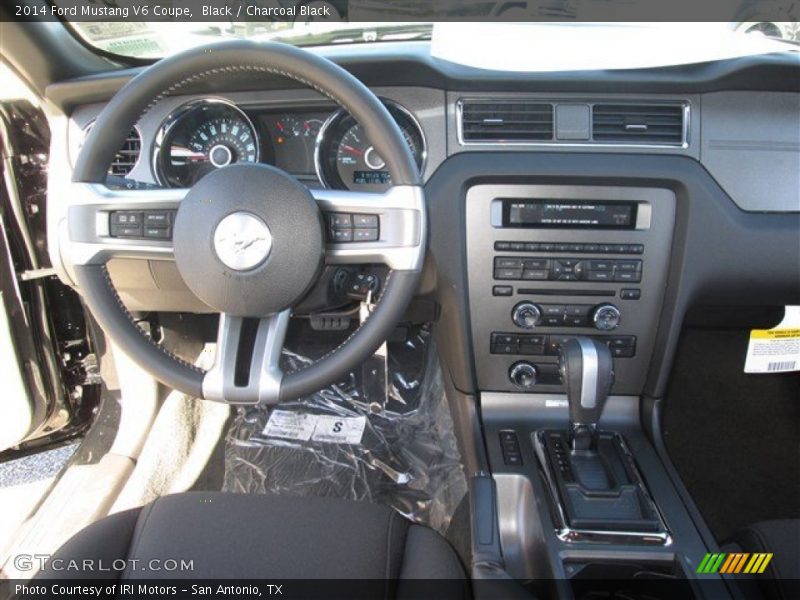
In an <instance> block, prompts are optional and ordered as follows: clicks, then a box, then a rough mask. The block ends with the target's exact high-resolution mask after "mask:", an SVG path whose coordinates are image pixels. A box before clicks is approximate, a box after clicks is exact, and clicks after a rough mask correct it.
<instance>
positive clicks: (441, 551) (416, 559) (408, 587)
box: [397, 525, 470, 600]
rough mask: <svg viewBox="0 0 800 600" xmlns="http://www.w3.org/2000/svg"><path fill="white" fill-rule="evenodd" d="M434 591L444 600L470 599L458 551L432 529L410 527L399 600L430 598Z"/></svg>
mask: <svg viewBox="0 0 800 600" xmlns="http://www.w3.org/2000/svg"><path fill="white" fill-rule="evenodd" d="M436 580H439V583H437V581H436ZM432 592H435V594H434V595H435V597H436V598H440V599H442V600H451V599H452V600H462V599H464V598H468V597H470V595H469V587H468V585H467V581H466V579H465V577H464V569H463V567H462V566H461V561H460V560H459V559H458V555H457V554H456V552H455V550H453V548H452V547H451V546H450V544H449V543H448V542H447V541H446V540H445V539H444V538H443V537H442V536H440V535H439V534H437V533H436V532H435V531H433V530H432V529H428V528H427V527H422V526H421V525H410V526H409V527H408V533H407V534H406V544H405V550H404V552H403V564H402V567H401V569H400V578H399V581H398V585H397V598H398V599H404V598H419V597H420V596H430V595H432Z"/></svg>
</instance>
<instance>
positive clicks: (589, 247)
mask: <svg viewBox="0 0 800 600" xmlns="http://www.w3.org/2000/svg"><path fill="white" fill-rule="evenodd" d="M583 251H584V252H600V244H584V245H583Z"/></svg>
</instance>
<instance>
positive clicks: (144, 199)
mask: <svg viewBox="0 0 800 600" xmlns="http://www.w3.org/2000/svg"><path fill="white" fill-rule="evenodd" d="M188 191H189V190H186V189H147V190H127V189H112V188H109V187H107V186H105V185H103V184H100V183H72V184H71V186H70V194H71V196H72V200H71V202H72V204H71V206H70V207H69V213H68V219H67V220H66V221H64V222H62V223H61V225H60V230H59V236H60V238H61V240H60V241H61V243H62V248H69V252H70V260H71V262H72V264H73V265H100V264H105V263H106V262H108V261H109V260H110V259H111V258H117V257H119V258H153V259H172V258H174V255H173V251H172V230H171V221H170V219H171V215H174V211H176V210H177V209H178V206H179V205H180V202H181V200H182V199H183V198H184V196H185V195H186V194H187V192H188ZM147 213H151V214H159V215H167V216H166V217H165V220H163V221H159V222H158V223H157V224H156V225H155V226H152V225H151V224H150V223H149V222H148V219H146V214H147ZM131 217H133V218H134V221H133V222H130V221H129V219H131ZM120 221H122V222H120Z"/></svg>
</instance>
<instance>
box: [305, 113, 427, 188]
mask: <svg viewBox="0 0 800 600" xmlns="http://www.w3.org/2000/svg"><path fill="white" fill-rule="evenodd" d="M380 100H381V102H382V103H383V105H384V106H386V107H389V106H391V107H393V108H396V109H397V110H399V111H400V112H401V113H403V114H404V115H405V116H406V117H408V119H409V120H410V121H411V124H412V125H414V127H415V128H416V130H417V132H418V133H419V137H420V139H421V140H422V154H421V156H420V158H421V160H420V165H419V172H420V173H424V172H425V167H426V165H427V163H428V141H427V139H426V138H425V131H424V130H423V129H422V125H420V122H419V120H418V119H417V117H415V116H414V114H413V113H412V112H411V111H410V110H408V109H407V108H405V107H404V106H402V105H400V104H398V103H397V102H395V101H394V100H387V99H386V98H381V99H380ZM349 114H350V113H348V112H347V111H346V110H345V109H344V108H339V109H338V110H335V111H333V112H332V113H331V114H330V115H329V116H328V118H327V119H325V122H324V123H323V124H322V126H321V127H320V128H319V132H317V139H316V140H315V141H314V170H315V171H316V173H317V178H318V179H319V182H320V183H321V184H322V185H323V186H324V187H325V188H327V189H330V190H332V189H338V188H334V187H332V186H331V185H330V183H329V182H328V181H327V180H326V179H325V176H324V169H323V168H322V158H321V154H322V144H323V143H324V142H325V135H326V133H327V131H328V128H329V127H330V126H331V125H332V124H333V123H334V122H336V120H337V119H340V118H342V117H343V116H345V115H349ZM395 122H396V120H395ZM347 189H351V188H347ZM351 191H356V190H351Z"/></svg>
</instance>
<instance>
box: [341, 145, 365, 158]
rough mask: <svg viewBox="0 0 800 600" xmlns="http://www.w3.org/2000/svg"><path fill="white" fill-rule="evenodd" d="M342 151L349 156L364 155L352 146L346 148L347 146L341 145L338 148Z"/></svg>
mask: <svg viewBox="0 0 800 600" xmlns="http://www.w3.org/2000/svg"><path fill="white" fill-rule="evenodd" d="M339 147H340V148H341V149H342V150H345V151H346V152H349V153H350V154H355V155H356V156H361V155H362V154H364V151H363V150H359V149H358V148H353V147H352V146H348V145H347V144H342V145H341V146H339Z"/></svg>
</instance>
